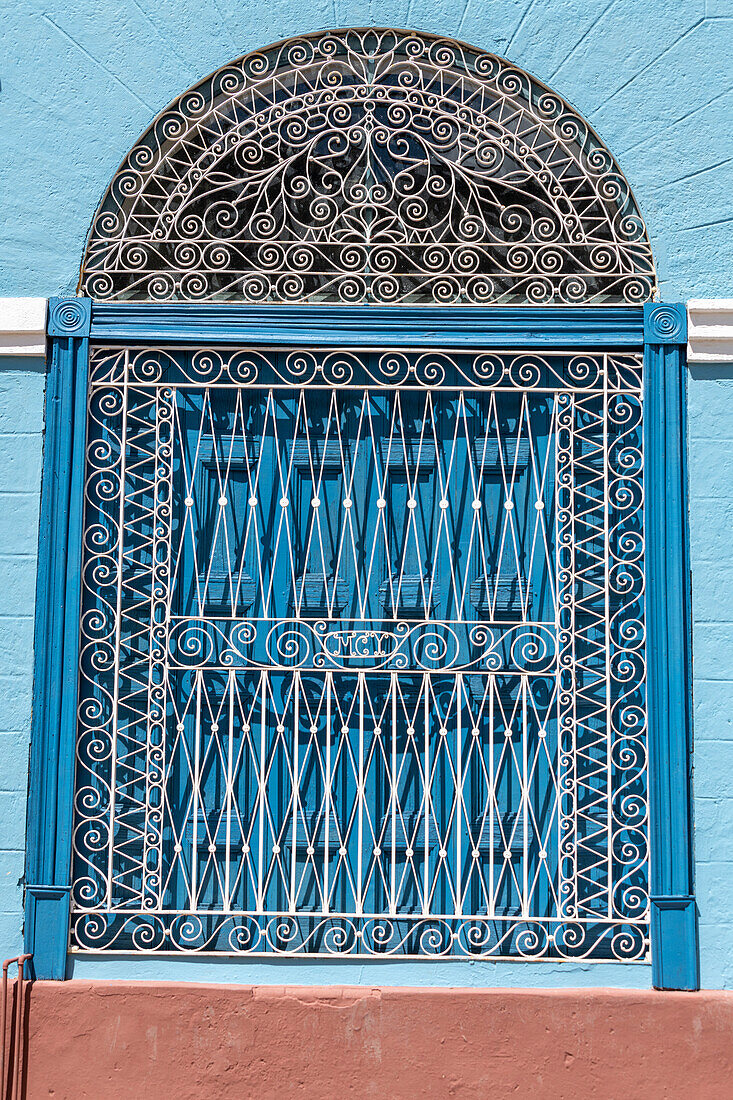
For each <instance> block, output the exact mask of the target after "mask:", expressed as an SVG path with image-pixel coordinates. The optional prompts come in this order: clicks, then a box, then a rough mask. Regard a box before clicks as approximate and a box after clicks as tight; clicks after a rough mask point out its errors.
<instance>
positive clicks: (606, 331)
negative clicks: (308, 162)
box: [25, 298, 699, 989]
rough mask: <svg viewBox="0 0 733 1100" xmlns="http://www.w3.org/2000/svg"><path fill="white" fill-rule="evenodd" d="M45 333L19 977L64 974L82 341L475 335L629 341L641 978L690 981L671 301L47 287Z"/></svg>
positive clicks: (452, 338) (683, 553)
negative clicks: (218, 296) (235, 297)
mask: <svg viewBox="0 0 733 1100" xmlns="http://www.w3.org/2000/svg"><path fill="white" fill-rule="evenodd" d="M47 331H48V353H49V354H48V384H47V392H46V435H45V449H44V465H43V483H42V493H41V526H40V540H39V560H38V583H37V596H36V622H35V637H36V654H35V681H34V705H33V723H32V741H31V770H30V785H29V801H28V831H27V853H26V900H25V944H26V951H29V952H32V953H33V966H34V971H35V976H36V977H37V978H54V979H63V978H64V977H65V976H66V959H67V947H68V938H69V895H70V889H71V885H70V878H71V851H72V836H71V833H72V810H73V796H74V743H75V736H76V701H77V664H78V639H79V606H80V588H81V576H80V563H81V541H82V510H83V476H84V452H85V432H86V398H87V371H88V360H89V343H90V340H103V341H109V340H113V341H121V342H130V343H134V342H139V341H141V340H144V341H145V342H148V343H149V342H156V343H160V344H165V343H177V344H179V345H180V344H181V343H183V344H200V343H207V344H212V343H231V342H236V341H241V342H246V343H248V344H250V345H252V344H258V343H261V344H267V345H270V346H271V345H272V344H273V343H275V344H277V343H282V344H287V345H289V346H291V347H292V346H293V345H296V346H297V344H298V343H301V342H302V343H306V342H307V343H310V344H312V343H313V342H316V343H321V344H327V343H330V344H336V345H338V346H351V347H359V346H363V345H368V344H372V345H373V344H374V343H375V342H382V343H385V344H388V345H389V346H390V347H402V346H415V345H416V344H419V345H421V346H423V347H426V346H428V347H429V346H435V347H445V346H450V347H453V348H456V347H461V346H465V345H473V344H475V343H476V341H477V340H480V342H481V344H482V346H485V347H487V348H492V347H507V346H511V347H515V348H526V349H534V350H539V349H543V348H550V347H558V348H565V349H568V348H581V349H582V348H587V349H591V348H592V349H594V350H599V349H603V348H616V349H618V348H636V349H638V348H640V347H641V346H642V345H643V347H644V374H645V382H644V386H645V391H644V400H645V415H644V444H645V463H646V475H645V496H646V503H645V521H646V562H647V631H648V654H649V657H648V662H649V663H648V677H647V680H648V700H649V703H648V708H649V754H650V759H649V774H650V780H649V794H650V840H651V895H652V902H651V938H652V981H653V984H654V986H655V987H657V988H660V989H697V988H698V986H699V966H698V951H697V910H696V905H695V898H694V888H693V864H692V831H691V830H692V811H691V784H690V770H691V748H692V737H691V734H692V716H691V640H690V588H689V554H688V542H689V539H688V530H687V469H686V426H685V406H686V393H685V388H686V371H685V344H686V311H685V307H684V306H683V305H679V304H673V305H668V304H654V305H645V306H644V307H643V308H642V307H589V306H585V307H577V308H576V307H561V308H552V307H538V308H530V307H517V308H507V307H495V308H486V309H483V308H471V307H460V308H456V309H451V308H447V307H443V308H441V307H434V308H433V307H414V308H410V307H406V308H399V307H379V306H354V307H346V306H278V305H273V306H249V305H210V304H202V305H195V304H190V303H186V304H180V303H177V304H175V303H174V304H168V305H162V304H155V305H152V304H151V305H147V304H114V305H109V304H100V303H95V302H92V301H91V300H89V299H85V298H53V299H51V300H50V302H49V311H48V328H47Z"/></svg>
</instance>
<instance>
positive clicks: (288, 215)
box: [80, 29, 655, 304]
mask: <svg viewBox="0 0 733 1100" xmlns="http://www.w3.org/2000/svg"><path fill="white" fill-rule="evenodd" d="M80 289H81V291H82V292H83V293H84V294H86V295H89V296H91V297H93V298H97V299H117V300H123V299H130V300H151V301H169V300H175V299H179V300H184V301H245V302H262V301H276V302H344V303H359V302H377V303H394V304H397V303H432V304H435V303H439V304H440V303H462V304H483V303H489V302H492V303H516V302H527V303H532V304H541V303H550V302H554V303H589V302H607V303H623V302H626V303H639V302H644V301H647V300H649V299H651V298H652V297H653V294H654V290H655V276H654V265H653V260H652V254H651V249H650V246H649V242H648V239H647V236H646V231H645V227H644V224H643V221H642V219H641V216H640V214H639V211H638V208H637V206H636V203H635V201H634V198H633V195H632V194H631V190H630V188H629V185H628V183H627V181H626V179H625V178H624V176H623V175H622V173H621V171H620V169H619V167H618V165H617V164H616V162H615V160H614V159H613V157H612V156H611V154H610V153H609V152H608V150H607V149H606V148H605V146H604V145H603V144H602V143H601V141H600V140H599V138H598V137H597V135H596V134H595V133H594V131H593V130H592V129H591V127H590V126H589V125H588V123H587V122H585V121H584V120H583V119H582V118H581V117H580V116H579V115H578V114H577V112H576V111H575V110H573V108H571V107H570V106H569V105H568V104H567V103H566V102H565V101H564V100H562V99H561V98H560V97H559V96H557V95H556V94H555V93H554V92H551V91H550V90H549V89H548V88H546V87H545V86H544V85H542V84H541V83H539V82H538V81H536V80H535V79H534V78H532V77H530V76H529V75H528V74H527V73H525V72H522V71H521V70H519V69H517V68H515V67H514V66H512V65H510V64H509V63H507V62H506V61H504V60H502V59H501V58H498V57H495V56H493V55H492V54H488V53H482V52H480V51H478V50H475V49H472V48H471V47H469V46H466V45H463V44H460V43H457V42H454V41H450V40H446V39H439V38H435V37H432V36H430V35H424V34H415V33H412V32H406V31H395V30H383V29H369V30H345V31H333V32H327V33H320V34H314V35H310V36H303V37H301V38H296V39H292V40H290V41H287V42H284V43H281V44H278V45H275V46H272V47H270V48H268V49H265V50H262V51H259V52H256V53H252V54H249V55H247V56H246V57H244V58H242V59H240V60H238V61H235V62H233V63H232V64H231V65H228V66H226V67H225V68H223V69H220V70H219V71H218V72H216V73H215V74H214V75H213V76H211V77H209V78H208V79H207V80H205V81H203V82H202V83H201V84H199V85H198V86H196V87H195V88H193V89H192V90H191V91H189V92H187V93H186V94H185V95H183V96H181V97H180V98H179V99H178V100H176V101H175V102H174V103H173V104H172V106H171V107H170V108H169V109H168V110H166V111H165V112H164V113H163V114H162V115H160V116H159V117H158V118H157V119H156V121H155V122H154V123H153V125H152V126H151V128H150V129H149V130H148V132H147V133H146V134H145V135H144V136H143V137H142V138H141V139H140V141H139V142H138V143H137V145H136V146H135V147H134V148H133V150H132V152H131V153H130V154H129V156H128V157H127V158H126V159H125V161H124V163H123V165H122V166H121V168H120V169H119V171H118V173H117V174H116V176H115V178H114V180H113V181H112V184H111V186H110V188H109V190H108V192H107V194H106V196H105V198H104V200H103V202H102V204H101V207H100V209H99V211H98V213H97V215H96V218H95V220H94V224H93V226H92V230H91V233H90V237H89V241H88V245H87V250H86V255H85V258H84V263H83V268H82V275H81V282H80Z"/></svg>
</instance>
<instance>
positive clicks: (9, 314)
mask: <svg viewBox="0 0 733 1100" xmlns="http://www.w3.org/2000/svg"><path fill="white" fill-rule="evenodd" d="M45 354H46V299H45V298H0V355H35V356H38V355H45Z"/></svg>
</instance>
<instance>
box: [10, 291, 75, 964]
mask: <svg viewBox="0 0 733 1100" xmlns="http://www.w3.org/2000/svg"><path fill="white" fill-rule="evenodd" d="M90 318H91V303H90V302H89V301H88V300H86V299H78V298H71V299H58V298H56V299H54V298H52V299H51V301H50V302H49V312H48V334H49V341H48V356H49V358H48V363H49V367H48V378H47V385H46V430H45V441H44V455H43V480H42V486H41V519H40V532H39V546H38V579H37V584H36V622H35V637H36V645H35V675H34V685H33V721H32V730H31V762H30V781H29V795H28V829H27V840H26V875H25V879H26V883H27V885H26V894H25V949H26V951H29V952H32V953H33V971H34V974H35V977H36V978H56V979H61V978H64V977H65V973H66V950H67V944H68V936H69V892H70V882H71V878H70V873H71V832H72V804H73V794H74V742H75V734H76V696H77V667H78V647H79V605H80V598H81V542H82V513H83V500H84V445H85V430H86V392H87V366H88V360H89V327H90Z"/></svg>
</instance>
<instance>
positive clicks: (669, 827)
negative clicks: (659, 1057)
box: [644, 304, 700, 989]
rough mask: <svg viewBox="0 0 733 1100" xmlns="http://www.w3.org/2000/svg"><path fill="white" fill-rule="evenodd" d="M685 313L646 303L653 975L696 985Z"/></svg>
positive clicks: (662, 981)
mask: <svg viewBox="0 0 733 1100" xmlns="http://www.w3.org/2000/svg"><path fill="white" fill-rule="evenodd" d="M686 340H687V330H686V311H685V307H684V306H683V305H666V304H664V305H649V306H645V307H644V401H645V408H644V443H645V463H646V467H645V477H644V492H645V529H646V567H647V573H646V583H647V659H648V669H647V683H648V711H649V754H650V758H649V798H650V828H651V835H650V845H651V893H652V903H651V937H652V981H653V984H654V985H655V987H656V988H657V989H698V988H699V985H700V977H699V962H698V944H697V910H696V906H695V898H694V888H693V862H692V805H691V770H692V768H691V766H692V698H691V696H692V677H691V671H692V669H691V624H690V564H689V535H688V514H687V457H686V456H687V445H686V444H687V430H686V382H687V379H686V370H685V343H686Z"/></svg>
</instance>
